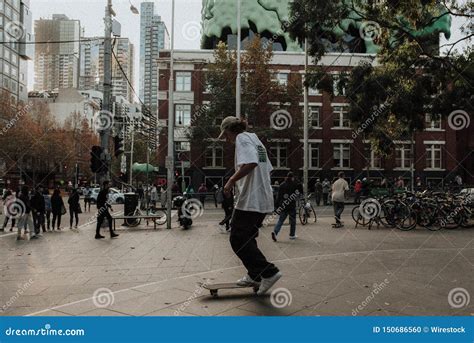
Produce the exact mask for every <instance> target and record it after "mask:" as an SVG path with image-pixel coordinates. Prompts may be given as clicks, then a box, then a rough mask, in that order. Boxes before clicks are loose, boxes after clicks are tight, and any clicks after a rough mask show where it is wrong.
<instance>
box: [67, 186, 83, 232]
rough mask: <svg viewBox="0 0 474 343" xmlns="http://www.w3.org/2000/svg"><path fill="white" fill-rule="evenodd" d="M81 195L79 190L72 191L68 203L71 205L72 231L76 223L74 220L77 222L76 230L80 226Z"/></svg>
mask: <svg viewBox="0 0 474 343" xmlns="http://www.w3.org/2000/svg"><path fill="white" fill-rule="evenodd" d="M79 201H80V200H79V193H78V192H77V189H75V188H74V189H73V190H72V191H71V195H70V196H69V199H68V201H67V203H68V204H69V229H70V230H72V224H73V223H74V219H75V220H76V225H74V228H75V229H77V226H78V225H79V213H81V212H82V211H81V204H80V202H79Z"/></svg>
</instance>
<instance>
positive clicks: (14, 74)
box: [0, 0, 34, 102]
mask: <svg viewBox="0 0 474 343" xmlns="http://www.w3.org/2000/svg"><path fill="white" fill-rule="evenodd" d="M0 28H1V29H0V41H2V42H3V43H2V44H1V45H0V88H1V89H2V90H4V91H6V92H8V93H10V94H11V97H12V99H14V100H15V101H17V100H20V101H24V102H26V101H27V100H28V89H27V83H28V60H31V59H33V54H34V45H33V44H25V43H32V40H33V35H32V30H31V29H32V14H31V11H30V2H29V0H17V1H8V2H7V1H3V0H2V1H0Z"/></svg>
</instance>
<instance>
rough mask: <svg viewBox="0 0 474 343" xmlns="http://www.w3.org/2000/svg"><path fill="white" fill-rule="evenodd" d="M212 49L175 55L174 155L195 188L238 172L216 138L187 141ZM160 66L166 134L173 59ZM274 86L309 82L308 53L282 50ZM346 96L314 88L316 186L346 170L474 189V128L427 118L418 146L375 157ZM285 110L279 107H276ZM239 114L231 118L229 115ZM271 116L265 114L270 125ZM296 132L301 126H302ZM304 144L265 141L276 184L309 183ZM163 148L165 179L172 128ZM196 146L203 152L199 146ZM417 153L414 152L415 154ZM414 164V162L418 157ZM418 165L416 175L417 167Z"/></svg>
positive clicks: (351, 59) (340, 61)
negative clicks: (287, 179)
mask: <svg viewBox="0 0 474 343" xmlns="http://www.w3.org/2000/svg"><path fill="white" fill-rule="evenodd" d="M367 58H371V57H370V56H368V55H366V54H339V53H337V54H328V55H326V56H325V57H324V58H323V59H322V60H321V62H320V64H321V65H322V66H325V67H326V68H327V71H328V72H330V73H333V74H336V75H337V73H340V72H341V71H343V70H348V69H350V68H352V67H354V66H356V65H358V64H359V62H360V61H362V60H364V59H367ZM212 59H213V51H212V50H197V51H196V50H194V51H176V52H175V111H174V112H175V121H176V130H175V142H176V143H175V155H176V156H178V155H181V156H185V157H186V159H187V160H189V163H187V164H185V167H186V168H184V177H185V179H186V183H187V184H188V183H189V182H191V183H192V185H193V186H194V188H195V189H196V188H197V187H198V186H199V184H200V183H202V182H206V183H207V186H208V187H210V186H212V185H213V184H216V183H217V184H221V183H222V181H223V179H224V178H225V177H226V176H228V175H230V173H231V172H232V169H233V161H234V160H233V148H232V147H229V146H226V145H225V144H223V142H217V141H216V140H215V139H212V137H210V138H209V139H208V140H206V141H204V142H202V144H200V145H197V144H194V145H191V143H190V142H189V141H188V140H187V138H186V134H185V131H186V128H187V127H189V126H190V125H192V124H193V117H194V116H196V115H199V108H200V107H201V106H203V105H205V104H206V103H208V102H209V101H210V95H209V94H208V93H207V92H206V82H205V80H206V66H207V64H208V63H212ZM158 66H159V75H160V78H159V120H160V127H162V128H166V125H167V118H168V80H169V53H168V52H162V53H161V56H160V58H159V60H158ZM272 66H273V68H274V72H275V77H274V82H279V83H280V84H282V85H287V84H289V82H290V81H291V82H301V83H302V82H303V76H304V54H302V53H292V52H275V53H274V58H273V61H272ZM299 105H300V106H299V108H296V109H295V108H292V110H291V111H290V114H291V117H292V118H294V119H295V120H294V122H295V123H296V122H298V120H296V119H299V120H300V121H299V122H302V118H303V105H304V103H303V93H302V92H301V99H300V101H299ZM347 106H348V103H347V99H346V97H345V94H344V92H343V94H338V93H337V92H336V94H335V96H334V97H331V96H330V95H329V94H327V93H326V92H322V93H321V92H319V91H318V90H316V89H310V92H309V110H310V118H311V119H310V121H311V123H310V131H309V150H310V151H309V157H310V162H309V166H310V169H309V178H310V180H309V184H310V189H311V186H312V185H313V184H314V182H315V180H316V178H321V179H324V178H328V179H330V180H332V179H333V178H334V177H335V176H336V175H337V173H338V172H339V171H344V172H345V174H346V177H347V178H348V180H349V181H351V182H354V181H355V180H356V179H362V178H364V177H367V176H369V177H370V178H371V179H374V180H375V181H377V180H381V179H382V178H384V177H387V178H394V177H399V176H402V177H403V178H404V179H405V180H406V184H407V185H409V184H410V180H411V178H412V172H413V174H414V176H415V178H416V177H420V178H421V179H422V181H423V183H424V184H430V185H432V186H434V187H435V186H438V187H440V186H445V185H447V184H448V183H449V182H451V181H452V180H453V179H454V177H455V176H456V175H457V174H459V175H461V176H462V178H463V180H464V182H465V183H468V184H473V183H474V180H473V176H472V174H473V171H474V138H473V137H474V136H473V134H474V124H473V123H471V125H470V127H468V128H467V129H463V130H458V131H456V130H453V129H451V128H450V126H449V125H448V123H447V121H446V120H442V121H432V120H431V118H430V116H429V114H427V117H426V129H425V130H424V131H423V132H420V133H417V134H416V135H415V136H414V140H413V141H412V140H410V139H408V140H401V141H396V142H395V143H396V149H395V151H393V154H392V156H390V157H385V158H381V157H380V156H377V154H375V153H374V152H373V151H371V148H370V144H367V142H365V141H364V139H363V137H361V135H357V134H356V132H355V131H354V129H353V128H352V127H351V123H350V121H349V119H348V118H347ZM275 110H278V108H275ZM226 115H232V114H226ZM271 115H272V113H262V114H259V118H260V119H261V118H264V120H263V121H260V123H261V122H267V123H268V126H270V117H271ZM295 129H297V128H295ZM299 131H300V132H301V137H300V138H297V139H295V138H292V139H290V138H284V137H283V138H278V139H266V138H265V137H261V138H262V140H263V142H264V144H265V145H266V147H267V149H268V152H269V156H270V159H271V160H272V164H273V166H274V168H275V171H274V173H273V174H272V179H273V181H281V180H282V179H283V178H284V176H285V175H286V174H287V172H288V171H289V170H292V171H293V172H295V173H296V174H297V175H298V176H299V177H302V167H303V140H302V138H303V133H302V130H299ZM159 135H160V136H159V141H160V146H159V149H158V154H159V161H160V171H161V174H162V175H165V158H166V155H167V130H166V129H162V130H161V131H160V133H159ZM196 145H197V146H196ZM412 152H413V153H412ZM413 158H414V159H413ZM412 161H414V169H413V170H412V167H411V164H412ZM176 170H177V172H176V175H178V180H180V179H181V176H182V168H181V164H180V163H179V162H178V163H177V164H176Z"/></svg>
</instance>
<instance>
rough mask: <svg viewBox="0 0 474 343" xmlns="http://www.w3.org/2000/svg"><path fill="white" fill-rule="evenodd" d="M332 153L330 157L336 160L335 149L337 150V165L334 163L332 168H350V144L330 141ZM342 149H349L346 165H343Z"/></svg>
mask: <svg viewBox="0 0 474 343" xmlns="http://www.w3.org/2000/svg"><path fill="white" fill-rule="evenodd" d="M332 144H333V154H332V159H333V161H334V162H335V161H336V151H339V154H340V155H339V166H337V165H336V163H334V169H338V170H339V169H350V168H351V144H350V143H348V142H338V141H332ZM344 151H349V158H348V162H349V163H348V165H347V166H346V165H344Z"/></svg>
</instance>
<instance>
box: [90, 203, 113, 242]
mask: <svg viewBox="0 0 474 343" xmlns="http://www.w3.org/2000/svg"><path fill="white" fill-rule="evenodd" d="M105 218H107V221H108V222H109V231H110V234H113V233H114V231H113V230H112V216H111V215H110V213H109V209H106V208H104V207H102V208H100V209H99V214H98V216H97V228H96V230H95V235H96V236H100V227H101V226H102V224H103V223H104V219H105Z"/></svg>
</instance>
